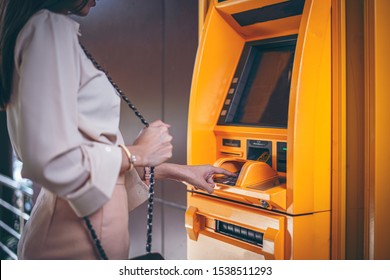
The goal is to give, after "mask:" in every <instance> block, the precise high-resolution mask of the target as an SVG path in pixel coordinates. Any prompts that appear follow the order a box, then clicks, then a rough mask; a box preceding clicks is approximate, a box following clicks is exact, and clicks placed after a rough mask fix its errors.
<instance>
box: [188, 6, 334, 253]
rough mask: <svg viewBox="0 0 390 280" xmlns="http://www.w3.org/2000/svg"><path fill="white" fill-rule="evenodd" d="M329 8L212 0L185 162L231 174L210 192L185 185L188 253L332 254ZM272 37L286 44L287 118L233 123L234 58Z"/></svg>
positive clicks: (195, 83)
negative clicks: (291, 55) (289, 55)
mask: <svg viewBox="0 0 390 280" xmlns="http://www.w3.org/2000/svg"><path fill="white" fill-rule="evenodd" d="M330 9H331V1H330V0H305V1H303V0H290V1H285V0H226V1H220V0H219V1H218V0H214V1H211V2H210V5H209V7H208V12H207V16H206V18H205V22H204V25H203V30H202V32H201V34H202V35H201V38H200V43H199V48H198V53H197V58H196V63H195V68H194V74H193V80H192V88H191V97H190V106H189V120H188V164H192V165H194V164H214V165H215V166H220V167H223V168H226V169H228V170H231V171H233V172H237V173H238V177H237V178H236V180H235V181H234V182H233V183H232V182H228V181H223V180H224V178H222V179H221V178H216V181H217V186H216V188H215V191H214V193H213V194H212V195H208V194H206V193H204V192H202V191H198V190H196V189H194V188H192V187H188V196H187V200H188V202H187V204H188V208H187V211H186V216H185V221H186V230H187V234H188V243H187V244H188V246H187V251H188V259H329V258H330V223H331V204H330V199H331V40H330V38H331V36H330V35H331V34H330V32H331V18H330V15H331V13H330ZM269 43H272V44H271V47H274V48H284V47H286V46H287V48H288V46H293V52H294V61H293V65H292V69H291V73H290V77H289V81H290V86H289V98H288V105H287V107H286V108H284V109H283V108H282V109H281V111H285V114H286V117H287V120H285V122H286V123H285V124H283V121H282V122H281V123H279V125H277V126H273V127H272V126H269V125H267V124H263V123H255V124H245V123H240V122H237V121H235V120H234V118H235V117H234V116H233V115H232V113H231V111H232V110H233V109H232V108H234V106H236V107H237V106H240V105H239V103H237V102H235V104H231V103H232V102H233V103H234V99H235V96H236V94H237V91H239V90H238V89H239V87H240V83H241V82H242V80H244V79H245V77H243V74H242V69H241V70H240V67H241V68H242V67H244V68H245V66H243V65H240V61H241V64H242V61H243V57H245V55H246V54H245V52H246V51H247V50H248V49H250V48H251V47H252V46H258V45H259V44H260V48H261V45H262V46H266V45H267V44H269ZM244 60H245V59H244ZM240 71H241V72H240ZM244 72H245V71H244ZM241 85H242V83H241ZM283 106H286V105H283ZM236 109H237V108H236ZM229 112H230V113H229ZM229 114H230V115H229ZM229 122H230V123H229ZM259 149H260V150H259ZM250 151H255V154H256V156H254V157H253V156H252V158H250V157H248V155H249V154H250V153H251V152H250ZM264 151H265V153H263V152H264ZM257 156H259V157H258V158H257ZM262 157H263V158H262ZM226 180H229V179H228V178H227V179H226Z"/></svg>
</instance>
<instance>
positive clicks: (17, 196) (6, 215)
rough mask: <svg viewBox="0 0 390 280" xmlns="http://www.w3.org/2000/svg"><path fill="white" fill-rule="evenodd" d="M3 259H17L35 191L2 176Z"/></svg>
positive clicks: (0, 244) (0, 245) (0, 230)
mask: <svg viewBox="0 0 390 280" xmlns="http://www.w3.org/2000/svg"><path fill="white" fill-rule="evenodd" d="M0 194H1V197H0V250H1V251H2V254H1V259H17V255H16V248H17V243H18V242H19V239H20V235H21V233H22V231H23V227H24V225H25V223H26V221H27V220H28V219H29V218H30V215H29V211H30V210H31V208H32V207H31V206H32V196H33V190H32V187H31V185H29V184H26V183H20V182H17V181H14V180H12V179H11V178H9V177H6V176H4V175H1V174H0Z"/></svg>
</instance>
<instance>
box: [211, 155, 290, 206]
mask: <svg viewBox="0 0 390 280" xmlns="http://www.w3.org/2000/svg"><path fill="white" fill-rule="evenodd" d="M214 166H217V167H221V168H224V169H226V170H229V171H231V172H233V173H236V174H237V176H236V177H228V176H218V175H217V176H215V177H214V182H215V183H216V187H215V189H214V190H215V191H214V195H216V196H219V197H223V198H227V199H230V200H234V201H240V202H243V203H249V204H253V205H256V206H260V207H262V208H267V209H269V210H270V209H277V210H283V211H284V210H286V184H285V182H283V183H281V182H280V180H279V176H278V172H276V171H275V170H274V169H273V168H272V167H270V166H269V165H268V164H267V163H265V162H261V161H254V160H246V159H242V158H232V157H228V158H220V159H218V160H217V161H216V162H215V163H214Z"/></svg>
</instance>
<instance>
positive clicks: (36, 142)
mask: <svg viewBox="0 0 390 280" xmlns="http://www.w3.org/2000/svg"><path fill="white" fill-rule="evenodd" d="M78 36H79V24H78V23H77V22H75V21H74V20H72V19H71V18H69V17H67V16H65V15H60V14H55V13H52V12H49V11H47V10H42V11H40V12H38V13H37V14H35V15H34V16H33V17H32V18H31V19H30V20H29V21H28V23H27V24H26V25H25V26H24V28H23V29H22V31H21V32H20V34H19V36H18V38H17V41H16V47H15V72H14V81H13V93H12V99H11V103H10V105H9V107H8V108H7V120H8V129H9V134H10V138H11V142H12V145H13V147H14V149H15V152H16V154H17V156H18V157H19V158H20V160H21V161H22V162H23V171H22V176H23V177H25V178H29V179H31V180H32V181H34V182H36V183H37V184H39V185H42V186H44V191H43V192H42V193H41V194H40V196H39V197H38V201H37V204H36V205H37V206H36V207H35V209H34V210H33V213H32V215H31V218H30V220H29V222H28V223H27V226H26V232H25V233H24V234H23V236H22V239H21V242H20V244H19V249H20V250H19V253H20V255H19V257H20V258H25V257H26V258H93V255H90V254H89V253H90V252H87V253H86V254H85V255H83V250H81V251H80V250H74V251H77V252H76V253H75V254H74V252H72V250H69V244H68V243H69V242H76V241H77V238H79V236H78V235H80V234H82V235H83V234H85V233H88V232H86V231H85V228H84V225H83V223H82V222H81V223H80V221H82V219H81V218H80V217H84V216H90V215H92V217H94V216H93V215H95V216H96V215H98V216H99V215H100V216H101V217H100V218H99V219H100V222H98V223H97V224H96V225H97V227H99V226H100V227H101V228H103V227H102V225H101V224H104V227H107V228H108V230H107V234H106V235H111V236H114V237H115V233H116V231H122V232H124V227H126V226H127V222H126V221H127V213H128V212H127V211H125V210H131V209H133V208H135V207H136V206H138V205H139V204H141V203H142V202H144V201H145V199H146V198H147V187H146V185H145V184H144V183H143V182H142V181H141V179H140V178H139V176H138V174H137V173H136V172H132V173H131V174H127V176H126V178H127V182H126V188H125V187H124V178H119V179H118V175H119V170H120V165H121V160H122V153H121V150H120V148H119V147H118V144H122V143H123V139H122V135H121V133H120V131H119V116H120V98H119V97H118V96H117V94H116V92H115V90H114V88H113V87H112V86H111V84H110V83H109V81H108V79H107V77H106V76H105V74H104V73H103V72H101V71H99V70H97V69H96V68H95V67H94V66H93V64H92V63H91V61H90V60H89V59H88V58H87V57H86V55H85V54H84V52H83V51H82V49H81V48H80V45H79V42H78ZM113 199H119V200H121V199H122V200H123V199H124V200H125V201H124V202H123V203H124V204H120V203H119V205H123V207H122V208H119V209H118V207H117V206H118V203H116V202H115V201H114V202H113V201H112V200H113ZM112 203H113V205H114V206H115V207H113V209H111V208H110V207H109V206H107V205H110V204H112ZM104 207H107V209H111V210H113V211H122V212H123V213H122V212H121V213H120V215H119V216H118V217H116V218H113V217H111V216H112V215H107V217H110V218H109V219H114V220H115V219H119V220H118V221H109V220H104V219H105V218H104V217H103V216H104V215H101V213H100V214H99V211H100V212H101V211H103V212H104ZM124 207H125V208H127V209H124ZM68 208H69V209H68ZM70 217H71V218H70ZM69 219H70V220H72V219H73V220H74V221H71V222H69ZM123 219H125V220H126V221H125V220H123ZM121 220H123V225H122V224H121V222H120V221H121ZM99 223H100V224H99ZM35 225H37V226H35ZM38 225H39V227H38ZM111 225H112V227H113V228H112V229H111V228H110V227H111ZM65 226H66V227H68V228H64V227H65ZM69 226H71V228H69ZM72 227H75V228H77V227H81V228H82V229H81V231H80V230H76V229H75V228H72ZM114 227H118V228H120V229H114ZM101 228H100V229H99V228H98V230H97V231H98V232H99V234H100V235H101V234H102V232H101ZM71 230H73V231H74V232H75V237H74V238H70V240H66V242H67V243H66V244H65V243H63V242H65V241H62V239H63V238H62V237H61V236H60V235H61V233H63V232H67V233H68V234H69V233H72V231H71ZM125 230H126V232H127V227H126V229H125ZM121 234H122V233H121ZM53 235H55V237H53ZM122 235H123V236H122V237H123V238H128V237H126V234H124V233H123V234H122ZM77 236H78V237H77ZM106 237H107V236H106ZM104 238H105V236H104V234H103V239H104ZM108 239H110V237H108ZM108 239H107V240H108ZM53 240H54V241H55V243H56V244H58V245H59V247H58V246H57V247H58V248H56V250H57V251H55V252H51V251H50V250H51V249H50V248H47V247H50V246H47V244H48V243H50V242H54V241H53ZM78 240H82V239H80V238H79V239H78ZM110 240H111V239H110ZM114 240H115V238H114ZM84 241H85V240H84ZM84 241H83V242H84ZM115 242H116V243H118V244H120V243H121V240H120V239H119V240H115ZM126 242H127V241H126ZM126 242H124V243H123V244H125V246H126ZM76 243H78V242H76ZM103 243H104V240H103ZM73 245H75V244H72V246H71V247H72V248H73V247H77V246H73ZM107 245H108V244H107ZM67 246H68V247H67ZM88 247H89V250H91V248H92V249H93V247H91V246H90V243H88ZM75 249H76V248H75ZM127 249H128V248H126V252H127ZM27 251H28V252H27ZM68 251H70V252H68ZM86 251H88V250H84V252H86ZM113 255H114V256H116V257H117V258H122V257H125V258H126V257H127V256H124V255H123V252H121V253H119V254H116V253H115V252H113Z"/></svg>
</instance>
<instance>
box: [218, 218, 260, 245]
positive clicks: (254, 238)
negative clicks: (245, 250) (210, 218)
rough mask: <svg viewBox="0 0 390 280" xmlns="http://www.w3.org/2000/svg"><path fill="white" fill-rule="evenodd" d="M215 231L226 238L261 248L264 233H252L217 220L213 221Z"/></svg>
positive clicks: (252, 231) (246, 229) (249, 230)
mask: <svg viewBox="0 0 390 280" xmlns="http://www.w3.org/2000/svg"><path fill="white" fill-rule="evenodd" d="M215 223H216V229H215V232H218V233H221V234H225V235H227V236H230V237H233V238H236V239H238V240H242V241H244V242H248V243H251V244H254V245H257V246H260V247H263V236H264V233H262V232H258V231H254V230H251V229H248V228H244V227H240V226H236V225H234V224H230V223H226V222H222V221H219V220H216V221H215Z"/></svg>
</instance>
